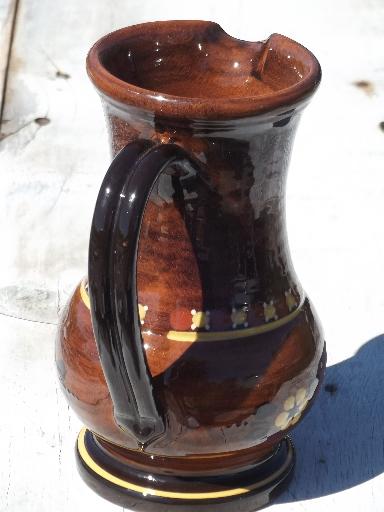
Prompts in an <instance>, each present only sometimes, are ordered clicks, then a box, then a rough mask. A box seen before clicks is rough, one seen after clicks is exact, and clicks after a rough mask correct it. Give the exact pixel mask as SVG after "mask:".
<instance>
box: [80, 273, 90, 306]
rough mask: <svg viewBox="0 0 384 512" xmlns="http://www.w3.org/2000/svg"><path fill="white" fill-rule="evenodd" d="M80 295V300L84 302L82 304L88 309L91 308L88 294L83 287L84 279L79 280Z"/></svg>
mask: <svg viewBox="0 0 384 512" xmlns="http://www.w3.org/2000/svg"><path fill="white" fill-rule="evenodd" d="M80 297H81V299H82V301H83V302H84V304H85V305H86V307H87V308H88V309H91V303H90V302H89V295H88V293H87V290H86V289H85V281H84V280H83V281H81V284H80Z"/></svg>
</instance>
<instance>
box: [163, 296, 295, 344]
mask: <svg viewBox="0 0 384 512" xmlns="http://www.w3.org/2000/svg"><path fill="white" fill-rule="evenodd" d="M301 308H302V304H300V306H299V307H298V308H297V309H295V311H292V313H289V315H286V316H283V317H281V318H279V319H278V320H274V321H273V322H268V323H266V324H262V325H256V326H255V327H248V328H246V329H234V330H232V331H215V332H192V331H169V332H168V334H167V338H168V339H169V340H173V341H184V342H187V343H192V342H194V341H223V340H233V339H238V338H248V337H249V336H255V335H256V334H264V333H265V332H269V331H274V330H275V329H278V328H279V327H281V326H283V325H285V324H287V323H289V322H291V321H292V320H293V319H294V318H296V317H297V316H298V315H299V314H300V312H301Z"/></svg>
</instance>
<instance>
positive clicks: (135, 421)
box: [88, 140, 195, 445]
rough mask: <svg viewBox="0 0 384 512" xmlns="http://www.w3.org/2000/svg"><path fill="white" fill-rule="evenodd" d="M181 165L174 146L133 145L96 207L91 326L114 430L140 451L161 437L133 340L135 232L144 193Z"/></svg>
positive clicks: (137, 335)
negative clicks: (128, 436) (165, 172)
mask: <svg viewBox="0 0 384 512" xmlns="http://www.w3.org/2000/svg"><path fill="white" fill-rule="evenodd" d="M183 162H184V163H185V162H188V164H189V166H191V165H192V167H195V165H194V163H193V161H192V160H191V158H190V157H189V155H188V154H187V153H186V152H185V151H184V150H183V149H182V148H180V147H179V146H177V145H175V144H160V145H154V144H153V143H152V142H150V141H142V140H140V141H135V142H132V143H130V144H128V145H127V146H126V147H125V148H124V149H122V150H121V151H120V152H119V153H118V155H117V156H116V157H115V159H114V160H113V162H112V164H111V165H110V167H109V169H108V171H107V173H106V175H105V178H104V180H103V183H102V185H101V188H100V192H99V195H98V198H97V201H96V206H95V210H94V215H93V220H92V227H91V234H90V243H89V261H88V280H89V295H90V305H91V315H92V325H93V330H94V335H95V339H96V344H97V347H98V351H99V356H100V361H101V365H102V368H103V372H104V376H105V379H106V381H107V385H108V389H109V392H110V395H111V398H112V402H113V407H114V418H115V421H116V423H117V425H118V426H119V427H120V428H121V429H123V430H124V431H128V432H129V433H130V434H131V435H133V436H134V437H135V438H136V440H137V442H138V444H139V445H143V444H148V443H149V442H150V441H152V440H153V439H154V438H156V437H159V436H161V435H162V434H163V433H164V431H165V424H164V418H163V415H162V411H161V409H160V406H159V403H158V400H156V397H155V393H154V387H153V383H152V378H151V375H150V371H149V368H148V364H147V361H146V357H145V353H144V348H143V341H142V337H141V328H140V325H141V324H140V318H139V311H138V298H137V276H136V267H137V253H138V245H139V238H140V228H141V224H142V219H143V215H144V211H145V207H146V204H147V202H148V198H149V196H150V193H151V191H152V188H153V186H154V184H155V182H156V180H157V178H158V177H159V175H160V174H161V173H162V171H163V170H164V169H165V168H166V167H168V166H169V165H171V164H175V163H178V164H182V163H183Z"/></svg>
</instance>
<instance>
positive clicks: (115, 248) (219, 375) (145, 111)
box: [56, 21, 326, 512]
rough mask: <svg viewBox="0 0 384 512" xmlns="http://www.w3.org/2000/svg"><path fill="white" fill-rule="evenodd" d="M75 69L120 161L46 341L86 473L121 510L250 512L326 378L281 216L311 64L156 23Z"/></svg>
mask: <svg viewBox="0 0 384 512" xmlns="http://www.w3.org/2000/svg"><path fill="white" fill-rule="evenodd" d="M87 69H88V74H89V76H90V78H91V80H92V82H93V83H94V85H95V86H96V88H97V90H98V92H99V94H100V96H101V98H102V102H103V106H104V110H105V114H106V119H107V123H108V128H109V133H110V137H111V145H112V152H113V154H114V155H116V156H115V157H114V160H113V162H112V164H111V166H110V168H109V170H108V172H107V174H106V176H105V179H104V181H103V183H102V185H101V189H100V193H99V196H98V199H97V202H96V207H95V212H94V217H93V223H92V228H91V236H90V245H89V268H88V279H87V280H84V281H83V282H81V284H80V285H79V286H78V287H77V289H76V290H75V292H74V294H73V296H72V298H71V300H70V301H69V304H68V306H67V308H66V311H65V312H64V315H63V317H62V320H61V324H60V329H59V335H58V341H57V354H56V358H57V367H58V371H59V376H60V381H61V384H62V387H63V389H64V393H65V395H66V397H67V399H68V402H69V403H70V405H71V407H72V408H73V409H74V410H75V411H76V413H77V414H78V416H79V417H80V418H81V419H82V421H83V422H84V424H85V425H86V428H85V429H84V430H83V431H82V432H81V433H80V435H79V438H78V442H77V456H78V463H79V468H80V471H81V473H82V475H83V477H84V479H85V480H86V482H87V483H88V484H89V485H90V486H91V487H92V488H93V489H95V490H96V491H97V492H98V493H100V494H101V495H103V496H104V497H106V498H108V499H110V500H112V501H114V502H115V503H118V504H121V505H123V506H126V507H129V508H132V509H133V508H134V509H135V510H136V509H138V510H153V511H155V510H156V511H158V510H164V511H165V510H169V509H170V508H171V507H172V506H173V507H174V508H175V509H176V510H190V509H191V508H192V507H197V509H196V510H198V511H199V512H200V511H210V512H212V511H220V512H222V511H233V510H238V511H251V510H255V509H256V508H258V507H261V506H263V505H265V504H266V503H268V502H269V501H270V499H271V498H272V497H273V496H274V494H275V493H276V492H277V490H278V489H279V488H280V487H281V485H282V483H283V482H284V481H287V478H288V477H289V475H290V474H291V472H292V468H293V464H294V452H293V447H292V443H291V441H290V440H289V438H288V437H287V433H288V431H289V430H290V429H291V427H292V426H293V425H294V424H296V423H297V422H298V421H299V420H300V419H301V418H302V417H303V415H304V414H305V413H306V412H307V411H308V409H309V408H310V406H311V404H312V402H313V399H314V397H315V395H316V392H317V390H318V388H319V383H320V381H321V380H322V376H323V373H324V369H325V359H326V356H325V347H324V340H323V337H322V333H321V328H320V326H319V323H318V321H317V318H316V315H315V312H314V310H313V308H312V306H311V304H310V302H309V299H308V297H307V296H306V294H305V293H304V291H303V289H302V288H301V286H300V283H299V281H298V279H297V277H296V275H295V272H294V270H293V267H292V263H291V259H290V254H289V248H288V244H287V237H286V228H285V211H284V210H285V207H284V189H285V180H286V172H287V167H288V162H289V158H290V153H291V147H292V143H293V139H294V134H295V131H296V127H297V124H298V121H299V118H300V115H301V112H302V110H303V108H304V107H305V106H306V105H307V103H308V102H309V100H310V98H311V96H312V95H313V93H314V91H315V90H316V88H317V86H318V84H319V81H320V76H321V71H320V66H319V63H318V61H317V60H316V58H315V57H314V56H313V55H312V53H310V52H309V51H308V50H307V49H306V48H304V47H303V46H301V45H300V44H298V43H296V42H294V41H292V40H291V39H288V38H287V37H284V36H281V35H278V34H274V35H272V36H271V37H269V39H267V40H266V41H263V42H247V41H241V40H239V39H235V38H233V37H230V36H229V35H228V34H226V33H225V32H224V31H223V30H222V29H221V28H220V26H219V25H217V24H215V23H211V22H206V21H169V22H157V23H147V24H143V25H136V26H133V27H128V28H124V29H122V30H118V31H117V32H113V33H112V34H109V35H107V36H105V37H103V38H102V39H100V40H99V41H98V42H97V43H96V44H95V45H94V46H93V48H92V49H91V51H90V53H89V55H88V59H87Z"/></svg>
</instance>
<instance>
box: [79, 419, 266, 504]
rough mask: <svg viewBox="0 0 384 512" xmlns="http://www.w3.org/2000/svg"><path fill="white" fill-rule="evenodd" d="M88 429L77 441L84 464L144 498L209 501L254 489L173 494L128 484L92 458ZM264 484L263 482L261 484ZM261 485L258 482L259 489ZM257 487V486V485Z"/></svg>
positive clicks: (84, 430)
mask: <svg viewBox="0 0 384 512" xmlns="http://www.w3.org/2000/svg"><path fill="white" fill-rule="evenodd" d="M86 430H87V429H86V428H83V429H82V430H81V431H80V434H79V437H78V439H77V448H78V451H79V454H80V457H81V458H82V460H83V461H84V463H85V464H86V465H87V466H88V467H89V468H90V469H91V470H92V471H93V472H94V473H96V474H97V475H99V476H100V477H101V478H104V480H107V481H108V482H111V483H113V484H115V485H118V486H119V487H123V488H124V489H129V490H130V491H134V492H137V493H140V494H142V495H143V496H147V495H151V496H159V497H160V498H172V499H179V500H207V499H217V498H227V497H230V496H236V495H239V494H245V493H247V492H249V491H250V490H251V489H252V487H249V488H248V487H244V488H242V487H240V488H237V489H227V490H225V491H212V492H172V491H162V490H160V489H151V488H149V487H142V486H141V485H136V484H133V483H131V482H127V481H126V480H123V479H121V478H119V477H117V476H115V475H113V474H112V473H109V472H108V471H106V470H105V469H103V468H102V467H101V466H99V465H98V464H97V463H96V462H95V461H94V460H93V459H92V457H91V456H90V454H89V453H88V451H87V448H86V446H85V434H86ZM261 484H262V482H261ZM259 485H260V482H258V484H257V487H258V486H259ZM255 487H256V485H255Z"/></svg>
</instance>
